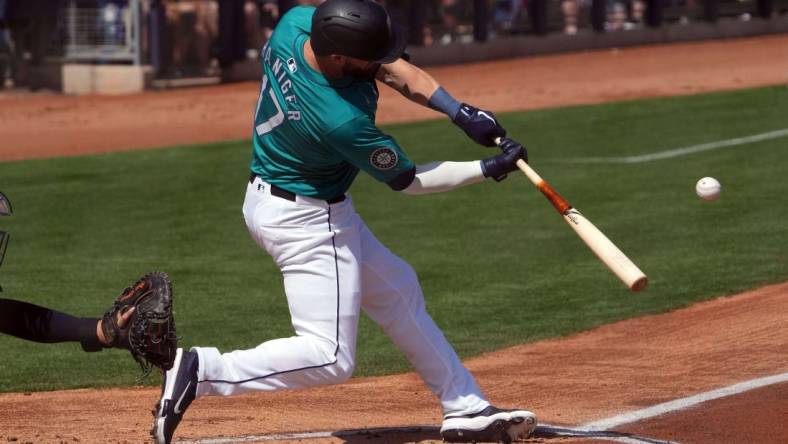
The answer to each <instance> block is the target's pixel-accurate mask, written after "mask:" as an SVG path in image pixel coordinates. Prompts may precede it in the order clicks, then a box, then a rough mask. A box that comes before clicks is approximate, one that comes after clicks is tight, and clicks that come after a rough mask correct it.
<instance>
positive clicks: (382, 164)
mask: <svg viewBox="0 0 788 444" xmlns="http://www.w3.org/2000/svg"><path fill="white" fill-rule="evenodd" d="M369 163H371V164H372V166H374V167H375V168H377V169H379V170H383V171H385V170H390V169H392V168H394V167H395V166H396V165H397V153H396V152H394V150H392V149H391V148H378V149H376V150H375V151H373V152H372V155H371V156H369Z"/></svg>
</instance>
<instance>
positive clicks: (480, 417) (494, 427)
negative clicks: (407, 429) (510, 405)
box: [441, 405, 536, 444]
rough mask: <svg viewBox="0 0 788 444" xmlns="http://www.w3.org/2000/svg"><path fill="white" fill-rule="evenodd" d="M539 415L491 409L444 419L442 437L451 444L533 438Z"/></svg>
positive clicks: (505, 441) (491, 407)
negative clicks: (454, 443) (453, 443)
mask: <svg viewBox="0 0 788 444" xmlns="http://www.w3.org/2000/svg"><path fill="white" fill-rule="evenodd" d="M534 429H536V415H534V414H533V413H531V412H529V411H528V410H505V409H499V408H497V407H495V406H492V405H491V406H489V407H487V408H486V409H484V410H482V411H481V412H478V413H473V414H470V415H462V416H446V417H444V418H443V426H442V427H441V436H442V437H443V440H444V441H447V442H504V443H506V444H508V443H510V442H512V441H514V440H518V439H522V438H527V437H529V436H531V434H532V433H533V432H534Z"/></svg>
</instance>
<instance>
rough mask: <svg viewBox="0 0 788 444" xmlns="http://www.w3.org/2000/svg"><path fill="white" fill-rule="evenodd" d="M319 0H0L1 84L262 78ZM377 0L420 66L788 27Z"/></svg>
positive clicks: (606, 11) (665, 10)
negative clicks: (277, 36)
mask: <svg viewBox="0 0 788 444" xmlns="http://www.w3.org/2000/svg"><path fill="white" fill-rule="evenodd" d="M320 3H322V2H321V1H305V0H299V1H293V0H218V1H217V0H0V87H2V88H28V89H33V90H35V89H39V88H47V89H54V90H59V91H63V92H66V93H95V92H99V93H101V92H109V93H112V92H128V91H127V90H141V89H150V88H157V87H158V88H166V87H175V86H180V85H183V86H194V85H200V84H213V83H219V82H223V81H225V82H227V81H238V80H251V79H255V78H257V76H258V75H259V66H258V63H257V61H256V59H257V57H258V54H259V50H260V48H261V47H262V46H263V45H264V44H265V42H266V40H267V39H268V38H269V36H270V35H271V32H272V30H273V28H274V27H275V26H276V23H277V21H278V20H279V17H281V16H282V14H283V13H285V12H286V11H287V10H288V9H290V8H292V7H294V6H297V5H304V4H310V5H317V4H320ZM381 3H383V4H384V5H385V6H386V7H387V8H388V9H389V11H390V13H391V14H392V16H393V17H394V19H395V20H396V21H397V22H399V23H401V24H402V25H403V26H405V27H406V28H407V29H408V33H409V38H410V47H411V51H412V52H413V53H414V55H415V56H416V57H415V60H414V61H415V62H416V63H418V64H420V65H430V64H444V63H459V62H468V61H478V60H484V59H491V58H501V57H511V56H520V55H528V51H532V52H534V51H535V52H540V53H547V52H561V51H567V50H578V49H584V48H596V47H600V46H625V45H628V44H629V45H634V44H643V43H655V42H657V41H659V42H664V41H667V40H693V39H694V40H697V39H703V38H719V37H734V36H742V35H753V34H762V33H773V32H788V24H786V22H788V0H422V1H417V0H385V1H381ZM449 48H451V50H449ZM463 48H465V49H463ZM468 48H475V50H468ZM105 77H110V78H112V79H115V80H116V81H115V82H111V81H107V80H102V79H104V78H105ZM86 79H87V80H86ZM85 82H87V84H83V83H85ZM102 82H103V83H102ZM102 85H104V86H102ZM101 88H105V89H107V91H102V90H101Z"/></svg>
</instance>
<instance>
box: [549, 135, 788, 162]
mask: <svg viewBox="0 0 788 444" xmlns="http://www.w3.org/2000/svg"><path fill="white" fill-rule="evenodd" d="M786 136H788V128H785V129H781V130H776V131H769V132H767V133H760V134H753V135H751V136H746V137H737V138H735V139H727V140H718V141H716V142H709V143H702V144H700V145H692V146H687V147H684V148H676V149H672V150H665V151H657V152H655V153H651V154H642V155H639V156H624V157H575V158H570V159H565V160H558V159H556V161H557V162H562V163H563V162H568V163H626V164H631V163H644V162H652V161H655V160H662V159H669V158H671V157H679V156H686V155H687V154H695V153H700V152H703V151H711V150H716V149H720V148H726V147H729V146H738V145H747V144H749V143H755V142H761V141H763V140H772V139H780V138H782V137H786Z"/></svg>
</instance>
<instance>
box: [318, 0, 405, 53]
mask: <svg viewBox="0 0 788 444" xmlns="http://www.w3.org/2000/svg"><path fill="white" fill-rule="evenodd" d="M311 38H312V49H313V50H314V51H315V54H317V55H318V56H327V55H330V54H339V55H344V56H349V57H355V58H357V59H361V60H368V61H370V62H378V63H391V62H393V61H395V60H397V59H398V58H400V57H401V56H402V53H403V52H404V51H405V45H406V44H407V41H406V36H405V32H404V31H403V29H402V27H401V26H399V25H397V24H396V23H394V22H392V21H391V17H389V14H388V13H387V12H386V10H385V9H384V8H383V6H381V5H380V4H378V3H377V2H375V1H373V0H327V1H326V2H325V3H323V4H322V5H320V6H318V7H317V10H315V15H313V16H312V36H311Z"/></svg>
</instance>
